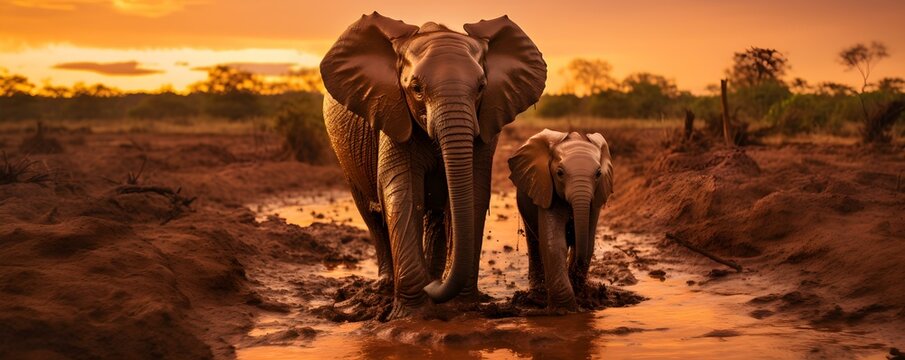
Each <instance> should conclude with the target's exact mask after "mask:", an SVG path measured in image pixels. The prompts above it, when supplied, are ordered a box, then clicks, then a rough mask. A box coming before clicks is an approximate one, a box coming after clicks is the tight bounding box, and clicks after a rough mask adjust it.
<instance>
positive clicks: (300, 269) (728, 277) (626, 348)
mask: <svg viewBox="0 0 905 360" xmlns="http://www.w3.org/2000/svg"><path fill="white" fill-rule="evenodd" d="M514 201H515V199H514V198H513V196H512V195H509V194H495V195H494V196H493V199H492V205H491V211H490V214H489V215H488V226H487V230H486V232H487V234H486V235H487V236H486V237H485V241H484V248H483V251H482V257H481V262H482V273H483V274H486V275H484V276H482V278H481V279H480V284H479V286H480V287H481V289H482V291H484V292H485V293H486V294H487V295H488V298H487V299H486V301H484V302H483V303H482V304H481V305H480V306H477V307H475V308H470V309H468V308H462V307H461V306H458V305H455V304H454V305H448V306H447V305H443V306H438V307H437V308H436V309H434V310H435V311H434V312H433V315H432V316H429V317H426V318H412V319H405V320H401V321H392V322H382V321H380V315H381V313H384V312H386V311H388V307H389V306H391V304H390V302H389V301H388V300H387V299H389V296H390V292H389V289H388V288H387V287H386V286H382V284H379V283H377V282H376V281H375V280H376V262H375V261H374V258H373V250H372V249H371V248H370V247H368V249H367V250H365V251H361V252H359V253H361V254H364V256H363V257H361V258H357V259H355V260H352V261H348V262H345V263H342V264H333V263H320V264H313V265H311V264H308V265H304V264H293V263H291V262H281V263H279V264H273V263H269V264H267V265H266V267H264V268H258V269H252V270H251V271H249V277H250V278H251V279H253V281H254V282H255V284H256V286H255V288H256V291H257V292H258V293H260V294H262V297H263V298H264V299H266V301H267V302H269V303H273V304H275V305H274V306H275V307H276V308H278V309H279V310H278V311H270V312H268V313H267V314H265V315H263V316H261V317H259V318H258V319H257V321H256V323H255V325H254V327H253V329H252V330H251V331H250V332H249V333H248V334H247V335H246V337H245V338H244V339H243V340H242V341H241V342H240V343H239V344H238V350H237V356H238V358H239V359H283V358H286V359H289V358H387V357H401V358H423V357H441V358H522V357H535V358H538V357H539V358H588V357H597V356H604V357H608V356H612V357H615V358H628V357H631V358H651V359H654V358H656V359H663V358H687V357H688V356H690V354H693V356H694V357H698V358H729V359H732V358H737V359H750V358H826V357H839V356H842V357H849V358H883V354H885V353H886V352H887V351H888V346H887V345H886V343H885V342H884V340H882V337H881V336H879V335H878V334H876V333H871V332H862V331H848V330H845V329H838V328H835V329H834V328H828V327H822V326H819V324H812V323H808V322H804V321H801V320H799V319H798V318H796V317H794V316H783V313H784V312H788V311H790V309H792V308H800V307H807V306H808V301H819V300H815V299H812V298H811V299H810V300H809V298H808V295H802V294H799V293H795V292H790V293H787V294H782V295H777V294H774V292H776V291H777V290H779V289H778V288H777V284H775V283H773V282H772V281H770V280H768V279H766V278H764V277H762V276H760V275H759V274H758V273H757V272H756V271H751V270H748V271H744V272H742V273H737V272H735V270H732V269H728V268H725V267H724V266H723V265H720V264H717V263H714V262H710V261H709V260H707V259H705V258H703V257H701V256H700V255H697V254H694V253H684V254H680V253H678V252H675V251H672V252H671V251H663V250H661V249H662V248H663V247H664V244H663V239H662V237H659V236H656V235H651V234H637V233H616V232H613V231H612V230H610V229H609V228H606V227H605V226H601V228H600V229H599V231H598V239H597V243H598V246H597V249H596V251H595V259H594V261H593V263H592V269H591V281H592V282H593V283H595V284H599V285H598V288H599V289H601V290H602V294H603V295H601V296H600V299H604V300H607V301H608V302H604V303H605V305H606V306H601V307H599V308H598V309H596V310H591V311H584V312H581V313H576V314H567V315H561V316H543V315H542V314H540V313H539V312H532V311H533V310H537V309H538V307H541V306H543V304H542V303H537V301H538V299H535V300H534V301H531V300H528V299H526V298H527V297H530V296H529V294H526V293H525V292H524V290H525V289H526V288H527V276H526V274H527V254H526V247H525V243H524V238H523V237H522V236H520V235H519V234H521V231H520V230H519V228H520V219H519V218H518V212H517V210H516V209H515V207H514ZM350 204H351V198H349V197H348V195H345V196H343V195H342V194H341V193H326V194H321V195H317V196H298V197H294V198H291V199H289V200H285V199H282V200H275V202H271V203H268V204H266V205H261V206H257V205H253V206H252V207H254V208H256V209H258V210H260V212H259V213H258V214H259V217H260V218H262V219H264V218H267V217H269V218H270V219H286V220H287V221H290V222H293V223H295V224H298V225H300V226H314V227H320V226H326V225H321V224H320V223H318V222H326V223H334V224H341V225H338V226H341V227H348V228H349V229H358V231H359V232H360V234H361V235H362V236H364V235H365V234H366V232H365V231H364V230H363V229H364V225H363V224H362V223H361V221H360V219H359V218H358V216H357V214H356V213H354V211H355V210H354V207H350V206H349V205H350ZM350 232H352V230H350ZM364 245H365V246H366V247H367V246H368V244H367V243H364ZM689 257H691V258H695V257H698V258H696V259H694V260H693V261H688V258H689ZM727 269H728V271H727ZM312 289H318V290H317V291H312ZM764 293H767V295H761V294H764ZM810 296H813V295H810ZM381 299H382V300H381ZM540 301H542V299H541V300H540Z"/></svg>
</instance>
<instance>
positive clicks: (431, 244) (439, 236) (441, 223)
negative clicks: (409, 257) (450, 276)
mask: <svg viewBox="0 0 905 360" xmlns="http://www.w3.org/2000/svg"><path fill="white" fill-rule="evenodd" d="M445 218H446V213H445V212H444V211H443V209H428V210H427V211H426V212H425V214H424V257H425V261H426V262H427V269H428V271H429V272H430V276H431V278H432V279H439V278H441V277H442V276H443V271H444V270H446V250H447V246H446V222H445Z"/></svg>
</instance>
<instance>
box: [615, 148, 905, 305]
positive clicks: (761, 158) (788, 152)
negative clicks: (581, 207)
mask: <svg viewBox="0 0 905 360" xmlns="http://www.w3.org/2000/svg"><path fill="white" fill-rule="evenodd" d="M870 157H871V161H865V159H864V154H862V153H861V152H860V151H859V150H857V149H853V148H851V149H850V148H821V147H812V146H802V147H794V146H788V147H781V148H748V149H739V150H714V151H703V152H701V151H698V152H669V151H668V152H666V153H661V154H659V155H656V156H654V157H653V158H652V159H651V162H650V165H649V167H647V168H646V169H645V170H644V171H643V172H640V174H639V175H638V176H628V178H622V179H623V180H622V181H620V183H621V184H622V185H621V187H620V188H619V189H617V192H618V193H617V195H616V196H614V197H613V201H611V202H610V203H609V204H608V206H607V208H606V209H605V210H604V217H605V218H607V219H608V221H609V222H610V223H611V224H615V225H618V226H621V227H625V228H632V229H645V230H648V231H649V230H650V229H652V228H659V229H664V230H669V231H675V232H676V234H677V235H678V236H679V237H681V238H683V239H687V240H688V241H689V242H690V243H692V244H694V245H696V246H698V247H701V248H703V249H707V250H710V251H713V252H715V253H717V254H720V255H722V256H725V257H729V258H741V259H744V260H741V261H739V262H740V263H743V264H744V265H748V266H754V267H755V269H756V270H757V271H767V272H771V273H773V274H774V275H777V276H780V277H787V275H784V274H785V273H790V272H791V273H794V274H795V276H800V277H802V281H803V282H809V283H813V284H819V288H820V291H819V292H821V294H820V296H821V297H823V298H826V301H827V303H829V304H830V305H828V306H829V309H828V310H827V309H824V311H830V312H832V311H833V309H834V308H833V306H834V305H833V304H837V303H838V304H840V306H842V307H844V308H853V309H858V308H861V307H869V308H872V309H878V308H882V309H887V310H889V313H891V314H896V313H897V314H898V316H902V315H903V314H905V293H903V292H901V291H896V290H895V289H894V288H893V286H895V285H893V284H900V283H903V282H905V276H903V275H902V273H901V271H899V270H898V269H899V265H897V263H898V262H899V260H897V259H902V258H905V245H903V244H905V241H902V240H905V218H903V217H902V216H901V215H900V214H903V213H905V187H903V186H899V185H898V184H897V182H896V179H898V178H899V177H901V175H900V174H902V173H903V172H905V161H902V159H901V157H900V156H899V155H889V154H870ZM617 168H619V165H618V164H617ZM639 215H640V216H639ZM664 244H667V246H673V245H668V244H670V243H669V242H664ZM677 251H678V250H677ZM683 251H684V250H683ZM610 275H611V276H612V274H610ZM830 289H832V290H830ZM769 311H773V310H769ZM853 311H855V313H858V311H857V310H853ZM846 314H847V312H846ZM761 315H763V313H762V314H761ZM821 316H822V315H821ZM828 316H829V317H830V318H835V317H839V316H835V315H828ZM840 316H841V315H840ZM806 317H809V318H812V316H806ZM817 317H820V316H817ZM843 317H844V316H843ZM815 321H816V320H815Z"/></svg>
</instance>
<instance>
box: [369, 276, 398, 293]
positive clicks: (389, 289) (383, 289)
mask: <svg viewBox="0 0 905 360" xmlns="http://www.w3.org/2000/svg"><path fill="white" fill-rule="evenodd" d="M371 291H374V292H376V293H390V294H392V293H393V277H392V276H390V275H381V276H380V278H378V279H377V281H375V282H374V283H373V284H372V285H371Z"/></svg>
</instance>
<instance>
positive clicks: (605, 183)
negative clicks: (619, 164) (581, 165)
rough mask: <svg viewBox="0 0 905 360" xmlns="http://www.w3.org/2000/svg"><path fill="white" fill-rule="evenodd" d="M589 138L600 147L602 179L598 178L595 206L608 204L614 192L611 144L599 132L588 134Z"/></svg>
mask: <svg viewBox="0 0 905 360" xmlns="http://www.w3.org/2000/svg"><path fill="white" fill-rule="evenodd" d="M588 140H591V142H592V143H594V145H597V146H598V147H600V172H601V175H600V179H599V180H597V191H596V192H595V194H594V206H597V207H600V206H603V204H606V201H607V199H608V198H609V197H610V194H612V193H613V161H612V158H611V157H610V146H609V144H608V143H607V141H606V139H604V138H603V135H600V134H599V133H593V134H588Z"/></svg>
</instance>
